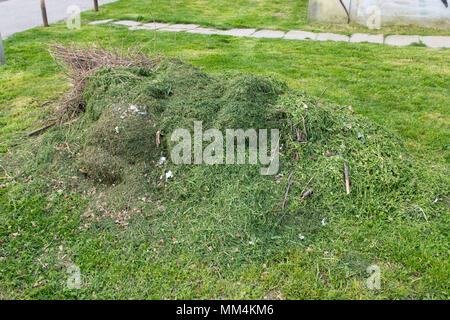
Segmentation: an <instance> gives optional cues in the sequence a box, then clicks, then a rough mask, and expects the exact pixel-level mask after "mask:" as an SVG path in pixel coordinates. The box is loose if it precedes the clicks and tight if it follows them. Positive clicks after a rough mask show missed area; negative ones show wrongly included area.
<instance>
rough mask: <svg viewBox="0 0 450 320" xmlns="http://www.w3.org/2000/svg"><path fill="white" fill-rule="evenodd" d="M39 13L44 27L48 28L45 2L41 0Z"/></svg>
mask: <svg viewBox="0 0 450 320" xmlns="http://www.w3.org/2000/svg"><path fill="white" fill-rule="evenodd" d="M41 12H42V20H43V21H44V27H48V19H47V8H46V7H45V0H41Z"/></svg>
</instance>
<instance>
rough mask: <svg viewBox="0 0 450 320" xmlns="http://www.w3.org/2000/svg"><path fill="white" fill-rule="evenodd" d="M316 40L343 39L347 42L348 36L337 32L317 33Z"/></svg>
mask: <svg viewBox="0 0 450 320" xmlns="http://www.w3.org/2000/svg"><path fill="white" fill-rule="evenodd" d="M316 40H318V41H343V42H348V41H349V40H350V38H349V37H348V36H346V35H343V34H337V33H318V34H317V38H316Z"/></svg>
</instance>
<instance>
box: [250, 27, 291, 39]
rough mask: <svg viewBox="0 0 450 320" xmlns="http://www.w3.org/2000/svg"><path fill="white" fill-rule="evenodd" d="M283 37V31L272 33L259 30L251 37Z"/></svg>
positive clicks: (271, 31)
mask: <svg viewBox="0 0 450 320" xmlns="http://www.w3.org/2000/svg"><path fill="white" fill-rule="evenodd" d="M283 36H284V32H283V31H273V30H264V29H263V30H259V31H256V32H255V33H253V34H252V35H251V37H255V38H282V37H283Z"/></svg>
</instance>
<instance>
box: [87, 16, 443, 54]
mask: <svg viewBox="0 0 450 320" xmlns="http://www.w3.org/2000/svg"><path fill="white" fill-rule="evenodd" d="M111 21H112V20H111V19H109V20H101V21H93V22H91V23H89V24H91V25H95V24H102V23H110V22H111ZM113 23H114V24H117V25H122V26H126V27H129V29H130V30H157V31H171V32H188V33H198V34H218V35H226V36H234V37H253V38H279V39H288V40H313V41H338V42H353V43H360V42H370V43H378V44H385V45H390V46H409V45H411V44H413V43H418V44H419V43H422V44H423V45H425V46H427V47H430V48H450V36H409V35H408V36H406V35H392V36H387V37H384V35H383V34H376V35H372V34H365V33H355V34H353V35H351V36H350V37H349V36H346V35H343V34H336V33H325V32H323V33H314V32H307V31H301V30H291V31H288V32H283V31H277V30H265V29H262V30H256V29H243V28H235V29H230V30H217V29H213V28H202V27H200V26H199V25H197V24H170V23H159V22H154V23H145V24H142V23H140V22H137V21H130V20H122V21H115V22H113Z"/></svg>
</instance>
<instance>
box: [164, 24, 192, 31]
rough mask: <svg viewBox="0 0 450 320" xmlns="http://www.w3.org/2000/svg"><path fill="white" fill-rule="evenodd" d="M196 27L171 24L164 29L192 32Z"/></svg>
mask: <svg viewBox="0 0 450 320" xmlns="http://www.w3.org/2000/svg"><path fill="white" fill-rule="evenodd" d="M197 27H198V24H181V23H178V24H171V25H168V26H167V27H164V29H177V30H179V29H180V30H192V29H195V28H197ZM166 31H167V30H166Z"/></svg>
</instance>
